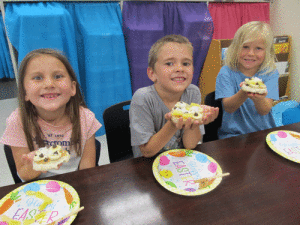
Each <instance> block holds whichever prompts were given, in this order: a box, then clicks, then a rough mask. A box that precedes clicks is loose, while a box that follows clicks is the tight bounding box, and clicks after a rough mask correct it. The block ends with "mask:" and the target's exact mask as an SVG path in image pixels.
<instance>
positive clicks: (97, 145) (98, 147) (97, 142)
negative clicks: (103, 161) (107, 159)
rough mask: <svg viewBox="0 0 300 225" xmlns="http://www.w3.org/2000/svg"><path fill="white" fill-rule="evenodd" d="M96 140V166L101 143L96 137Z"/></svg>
mask: <svg viewBox="0 0 300 225" xmlns="http://www.w3.org/2000/svg"><path fill="white" fill-rule="evenodd" d="M95 141H96V144H95V146H96V166H99V159H100V154H101V143H100V141H98V140H97V139H95Z"/></svg>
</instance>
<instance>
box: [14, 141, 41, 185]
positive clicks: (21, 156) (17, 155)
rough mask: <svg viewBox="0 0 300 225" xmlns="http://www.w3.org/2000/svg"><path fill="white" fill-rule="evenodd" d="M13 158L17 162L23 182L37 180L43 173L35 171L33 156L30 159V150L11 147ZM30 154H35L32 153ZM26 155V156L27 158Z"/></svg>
mask: <svg viewBox="0 0 300 225" xmlns="http://www.w3.org/2000/svg"><path fill="white" fill-rule="evenodd" d="M11 150H12V153H13V157H14V160H15V164H16V168H17V171H18V175H19V177H20V178H21V179H22V180H25V181H29V180H33V179H35V178H37V177H38V176H40V175H41V173H42V172H40V171H35V170H34V169H33V164H32V162H33V156H32V157H28V156H27V154H29V153H30V151H29V149H28V148H24V147H14V146H11ZM30 154H34V153H33V152H31V153H30ZM25 155H26V156H25Z"/></svg>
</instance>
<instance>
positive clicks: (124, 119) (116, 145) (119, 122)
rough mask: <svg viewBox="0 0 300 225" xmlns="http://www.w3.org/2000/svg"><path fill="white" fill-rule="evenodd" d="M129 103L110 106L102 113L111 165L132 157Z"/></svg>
mask: <svg viewBox="0 0 300 225" xmlns="http://www.w3.org/2000/svg"><path fill="white" fill-rule="evenodd" d="M130 102H131V101H130V100H129V101H124V102H120V103H118V104H115V105H113V106H110V107H108V108H107V109H105V110H104V113H103V121H104V126H105V131H106V139H107V147H108V155H109V159H110V162H111V163H113V162H118V161H121V160H124V159H129V158H132V157H133V152H132V147H131V135H130V127H129V106H130Z"/></svg>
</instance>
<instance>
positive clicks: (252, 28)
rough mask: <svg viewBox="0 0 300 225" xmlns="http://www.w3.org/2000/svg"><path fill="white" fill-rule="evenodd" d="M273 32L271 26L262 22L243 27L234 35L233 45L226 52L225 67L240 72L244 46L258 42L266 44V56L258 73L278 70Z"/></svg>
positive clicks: (250, 23) (247, 24)
mask: <svg viewBox="0 0 300 225" xmlns="http://www.w3.org/2000/svg"><path fill="white" fill-rule="evenodd" d="M273 39H274V37H273V32H272V30H271V27H270V25H269V24H267V23H265V22H261V21H253V22H249V23H246V24H244V25H243V26H241V27H240V28H239V29H238V30H237V32H236V33H235V35H234V38H233V40H232V43H231V45H230V46H229V48H228V50H227V52H226V58H225V65H227V66H229V67H230V68H231V69H232V70H235V71H238V66H239V64H238V56H239V54H240V53H241V51H242V48H243V45H244V44H245V43H249V42H252V41H256V40H263V41H264V42H265V48H266V56H265V59H264V61H263V63H262V64H261V66H260V67H259V69H258V71H257V72H260V71H263V72H264V73H269V72H271V71H273V70H274V69H276V66H275V59H276V56H275V51H274V46H273Z"/></svg>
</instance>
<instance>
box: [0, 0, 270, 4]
mask: <svg viewBox="0 0 300 225" xmlns="http://www.w3.org/2000/svg"><path fill="white" fill-rule="evenodd" d="M124 1H126V2H131V1H135V2H139V1H141V2H143V1H147V2H151V1H152V2H224V3H226V2H240V3H243V2H244V3H246V2H272V1H273V0H188V1H187V0H0V2H124Z"/></svg>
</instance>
